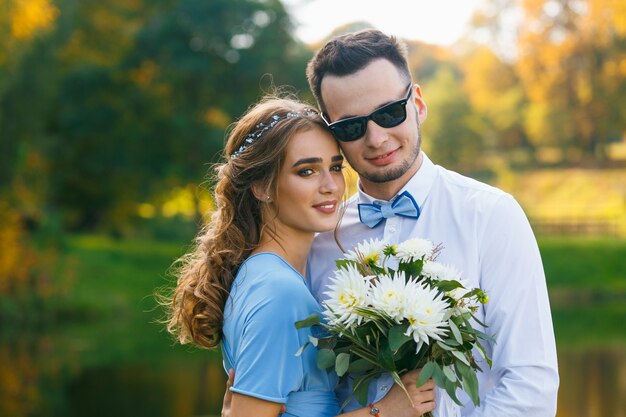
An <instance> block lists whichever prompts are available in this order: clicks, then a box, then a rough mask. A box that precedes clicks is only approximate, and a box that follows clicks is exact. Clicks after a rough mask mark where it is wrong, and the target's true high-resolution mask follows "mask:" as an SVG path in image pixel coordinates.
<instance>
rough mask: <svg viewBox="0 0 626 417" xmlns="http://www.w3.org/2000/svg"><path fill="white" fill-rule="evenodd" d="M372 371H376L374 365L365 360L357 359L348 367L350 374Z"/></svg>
mask: <svg viewBox="0 0 626 417" xmlns="http://www.w3.org/2000/svg"><path fill="white" fill-rule="evenodd" d="M370 369H374V364H373V363H371V362H370V361H368V360H365V359H357V360H355V361H353V362H351V363H350V366H348V372H363V371H369V370H370Z"/></svg>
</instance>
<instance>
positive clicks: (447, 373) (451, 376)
mask: <svg viewBox="0 0 626 417" xmlns="http://www.w3.org/2000/svg"><path fill="white" fill-rule="evenodd" d="M443 374H444V375H445V376H446V378H448V379H449V380H450V381H452V382H455V381H456V375H455V374H454V372H453V371H452V367H450V366H444V367H443Z"/></svg>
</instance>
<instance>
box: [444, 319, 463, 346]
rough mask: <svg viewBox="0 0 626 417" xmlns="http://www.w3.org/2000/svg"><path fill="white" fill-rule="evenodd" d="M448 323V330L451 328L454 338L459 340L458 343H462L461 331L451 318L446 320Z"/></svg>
mask: <svg viewBox="0 0 626 417" xmlns="http://www.w3.org/2000/svg"><path fill="white" fill-rule="evenodd" d="M448 323H449V324H450V330H452V334H453V335H454V338H455V339H456V341H457V342H459V344H462V343H463V336H461V332H460V331H459V328H458V327H457V325H456V324H455V323H454V321H452V320H448Z"/></svg>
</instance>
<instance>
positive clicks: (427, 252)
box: [396, 239, 435, 262]
mask: <svg viewBox="0 0 626 417" xmlns="http://www.w3.org/2000/svg"><path fill="white" fill-rule="evenodd" d="M434 249H435V246H434V245H433V243H432V242H431V241H429V240H426V239H409V240H406V241H404V242H402V243H398V245H397V247H396V257H397V258H398V259H399V260H400V261H402V262H413V261H418V260H420V259H422V258H425V259H428V258H430V257H431V256H432V254H433V250H434Z"/></svg>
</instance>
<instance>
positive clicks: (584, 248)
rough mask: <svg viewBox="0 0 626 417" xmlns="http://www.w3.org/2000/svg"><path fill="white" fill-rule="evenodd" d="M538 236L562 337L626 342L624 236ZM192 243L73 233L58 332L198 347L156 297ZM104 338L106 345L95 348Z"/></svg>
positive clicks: (153, 352) (127, 354)
mask: <svg viewBox="0 0 626 417" xmlns="http://www.w3.org/2000/svg"><path fill="white" fill-rule="evenodd" d="M539 243H540V249H541V252H542V257H543V261H544V265H545V270H546V276H547V282H548V287H549V291H550V297H551V305H552V311H553V320H554V326H555V333H556V335H557V339H558V341H559V343H565V344H567V345H568V346H569V345H577V344H594V345H602V344H603V343H624V342H626V332H625V331H624V330H621V329H622V328H623V325H622V324H623V322H624V320H626V307H624V305H626V303H625V302H624V301H626V240H613V239H586V238H567V239H565V238H543V239H541V240H540V242H539ZM189 244H190V242H182V241H181V240H178V241H159V240H142V239H130V240H115V239H112V238H109V237H105V236H100V235H79V236H71V237H70V238H69V239H68V244H67V246H66V249H67V253H66V255H67V256H68V257H71V258H73V259H75V260H76V261H75V262H74V265H75V266H74V268H75V271H74V272H73V273H74V275H75V276H76V278H75V282H74V286H73V289H72V291H71V293H69V294H67V295H66V296H65V297H62V298H58V299H55V300H51V301H50V303H51V306H49V307H50V309H51V310H57V311H59V312H60V313H58V316H59V317H61V319H60V320H58V321H57V322H58V323H60V324H62V326H59V325H57V326H56V327H57V329H56V330H55V333H56V334H57V337H62V334H67V335H68V338H70V339H72V338H73V340H74V339H79V340H82V341H83V342H84V343H83V344H84V346H82V347H81V348H80V349H82V350H81V352H83V353H84V354H85V355H87V357H86V358H85V360H86V361H87V362H90V361H95V362H103V361H104V362H107V361H109V360H111V361H113V360H119V358H120V357H122V358H143V359H146V360H148V359H149V358H153V359H155V360H157V359H158V358H161V357H163V356H167V355H170V354H172V351H175V352H178V353H180V354H182V355H188V354H189V351H190V350H191V351H195V352H197V350H193V349H191V348H188V347H182V348H181V347H174V343H173V341H172V339H171V337H170V336H169V335H167V334H166V333H165V332H164V331H163V326H162V325H159V324H156V323H155V321H156V320H157V319H158V318H160V317H161V316H162V310H161V309H159V308H156V302H155V300H154V297H153V295H154V292H155V290H156V289H157V288H158V287H161V286H163V285H166V284H168V285H171V278H168V277H167V271H168V268H169V267H170V265H171V264H172V262H173V261H174V260H175V259H176V258H177V257H179V256H180V255H181V254H183V253H184V252H185V251H187V250H188V249H189ZM111 342H112V343H111ZM72 343H73V342H72ZM100 344H108V345H109V346H108V348H107V349H98V345H100ZM203 354H204V352H200V353H198V355H203ZM214 354H215V355H218V353H217V352H215V353H214ZM218 356H219V355H218ZM89 358H91V359H89ZM114 358H118V359H114ZM133 360H134V359H133Z"/></svg>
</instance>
